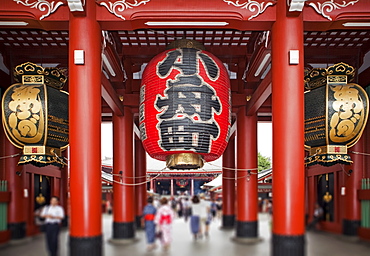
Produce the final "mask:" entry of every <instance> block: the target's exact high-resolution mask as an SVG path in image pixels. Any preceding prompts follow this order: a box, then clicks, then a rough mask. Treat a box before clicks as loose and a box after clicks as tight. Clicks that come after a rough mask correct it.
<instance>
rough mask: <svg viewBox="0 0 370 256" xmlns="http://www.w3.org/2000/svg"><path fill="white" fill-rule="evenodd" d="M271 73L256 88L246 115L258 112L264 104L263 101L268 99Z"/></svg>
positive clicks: (270, 91)
mask: <svg viewBox="0 0 370 256" xmlns="http://www.w3.org/2000/svg"><path fill="white" fill-rule="evenodd" d="M271 77H272V76H271V72H269V73H268V74H267V76H266V77H265V79H263V80H262V82H261V84H260V85H259V86H258V87H257V89H256V91H255V92H254V93H253V95H252V98H251V100H250V101H249V102H248V105H247V115H248V116H250V115H253V114H254V113H256V112H257V111H258V109H259V108H260V107H261V106H262V105H263V103H265V101H266V100H267V99H268V98H269V97H270V95H271V93H272V90H271Z"/></svg>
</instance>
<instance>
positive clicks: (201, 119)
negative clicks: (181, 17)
mask: <svg viewBox="0 0 370 256" xmlns="http://www.w3.org/2000/svg"><path fill="white" fill-rule="evenodd" d="M200 61H201V62H202V63H203V66H204V69H205V71H206V73H207V76H208V77H209V79H211V80H217V79H218V75H219V68H218V66H217V65H216V63H215V62H214V61H213V60H212V59H211V58H210V57H209V56H208V55H206V54H204V53H201V52H200V51H199V50H196V49H188V48H185V49H176V50H173V51H170V52H168V53H167V56H166V58H165V59H164V60H163V61H162V62H160V63H159V64H158V65H157V72H158V74H159V75H160V76H161V77H166V76H168V75H169V74H170V73H171V72H172V70H173V69H176V70H178V71H179V72H180V73H179V74H178V75H177V76H176V77H175V80H170V79H168V80H167V89H166V90H165V91H164V95H165V97H162V96H160V95H158V96H157V100H156V102H155V106H156V107H157V109H159V110H161V109H163V108H165V111H163V112H162V113H160V114H159V115H158V118H159V119H161V121H160V125H159V128H160V134H161V142H160V144H161V146H162V148H164V149H165V150H176V149H180V150H181V149H185V150H194V151H195V152H198V153H207V152H209V149H210V143H211V139H213V140H214V139H216V138H218V135H219V132H220V131H219V126H218V124H217V122H216V121H215V120H214V116H213V115H214V113H215V112H216V113H217V114H220V112H221V104H220V101H219V98H218V97H217V95H216V92H215V91H214V89H213V88H212V87H211V86H210V85H208V84H207V83H206V82H204V80H203V78H202V77H201V76H200V75H199V62H200ZM211 137H212V138H211Z"/></svg>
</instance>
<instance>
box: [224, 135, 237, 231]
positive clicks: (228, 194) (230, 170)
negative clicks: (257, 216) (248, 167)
mask: <svg viewBox="0 0 370 256" xmlns="http://www.w3.org/2000/svg"><path fill="white" fill-rule="evenodd" d="M222 167H223V169H222V228H234V226H235V137H234V136H233V137H231V138H230V139H229V143H228V144H227V147H226V149H225V152H224V154H223V155H222Z"/></svg>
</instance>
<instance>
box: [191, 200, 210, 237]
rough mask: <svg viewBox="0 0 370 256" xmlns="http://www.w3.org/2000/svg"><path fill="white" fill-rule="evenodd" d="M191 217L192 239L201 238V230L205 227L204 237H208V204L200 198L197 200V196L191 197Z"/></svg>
mask: <svg viewBox="0 0 370 256" xmlns="http://www.w3.org/2000/svg"><path fill="white" fill-rule="evenodd" d="M192 203H193V204H192V206H191V211H192V216H191V218H190V227H191V231H192V233H193V234H194V239H195V240H196V239H198V238H202V235H203V229H202V226H205V235H206V236H208V229H209V209H210V207H209V203H207V202H206V201H204V200H203V199H202V198H201V199H199V197H198V196H193V198H192Z"/></svg>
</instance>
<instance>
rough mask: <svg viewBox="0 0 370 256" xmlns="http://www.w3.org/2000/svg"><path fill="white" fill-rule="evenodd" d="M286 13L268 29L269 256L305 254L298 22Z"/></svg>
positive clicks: (283, 9) (279, 9)
mask: <svg viewBox="0 0 370 256" xmlns="http://www.w3.org/2000/svg"><path fill="white" fill-rule="evenodd" d="M288 8H289V6H287V4H286V2H285V1H277V2H276V22H275V23H274V25H273V27H272V58H271V59H272V125H273V157H272V159H273V162H272V170H273V184H272V193H273V225H272V233H273V234H272V255H273V256H283V255H284V256H293V255H294V256H301V255H305V241H304V240H305V238H304V232H305V223H304V219H305V218H304V216H305V211H304V210H305V207H304V202H305V193H304V192H305V169H304V84H303V81H304V69H303V65H304V59H303V58H304V54H303V50H304V48H303V18H302V13H301V12H289V10H288ZM297 51H298V61H296V60H295V59H293V57H294V54H295V53H297Z"/></svg>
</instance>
